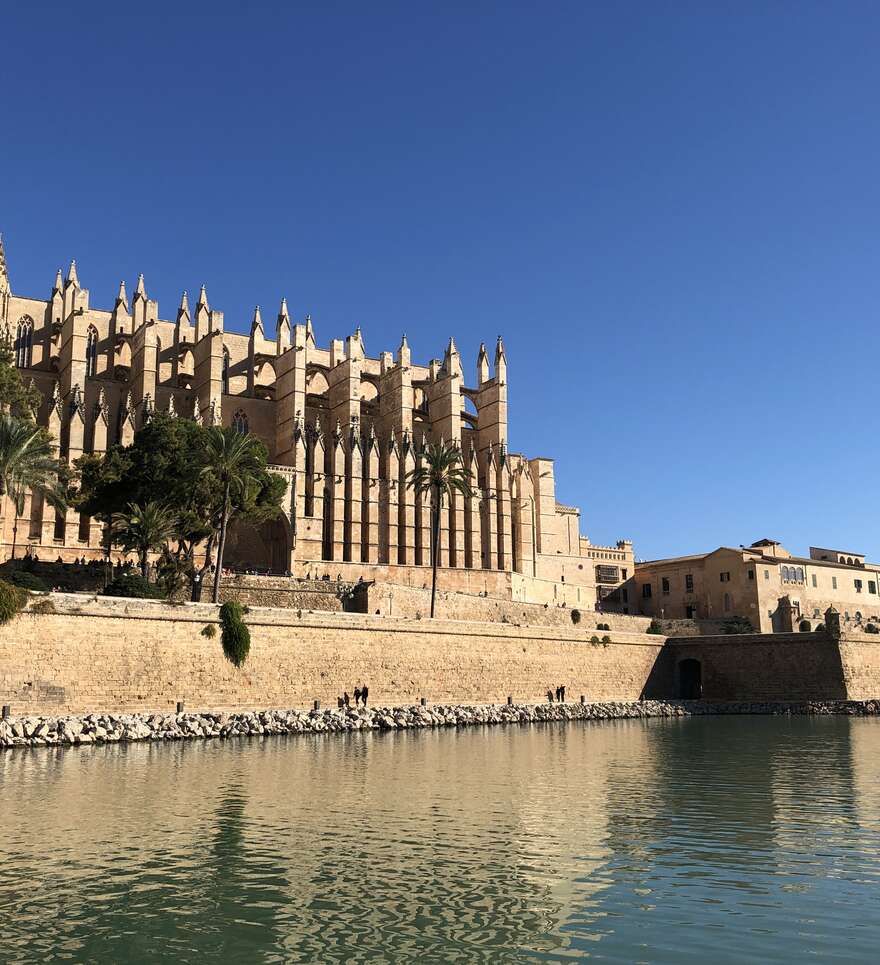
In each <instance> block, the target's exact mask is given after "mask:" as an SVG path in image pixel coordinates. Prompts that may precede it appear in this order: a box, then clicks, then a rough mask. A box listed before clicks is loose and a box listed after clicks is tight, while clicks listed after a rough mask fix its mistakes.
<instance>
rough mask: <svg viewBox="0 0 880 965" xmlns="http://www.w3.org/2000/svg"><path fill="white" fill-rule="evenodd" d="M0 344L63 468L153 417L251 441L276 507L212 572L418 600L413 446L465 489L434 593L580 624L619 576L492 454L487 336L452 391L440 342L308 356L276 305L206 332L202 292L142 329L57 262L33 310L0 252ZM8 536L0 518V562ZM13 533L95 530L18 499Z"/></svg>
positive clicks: (69, 534)
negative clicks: (452, 468) (245, 329)
mask: <svg viewBox="0 0 880 965" xmlns="http://www.w3.org/2000/svg"><path fill="white" fill-rule="evenodd" d="M0 330H2V332H4V333H6V335H7V337H8V338H9V339H10V340H11V342H12V344H13V345H14V350H15V359H16V365H17V366H18V367H19V368H20V369H21V370H22V374H23V376H24V377H25V380H26V381H32V382H33V384H34V385H35V386H36V387H37V388H38V389H39V390H40V392H41V394H42V396H43V400H44V401H43V405H42V407H41V409H40V413H39V418H40V421H41V423H42V424H44V425H45V426H47V427H48V428H49V430H50V431H51V433H52V435H53V437H54V438H55V439H56V440H57V442H58V447H59V453H60V455H61V456H62V458H64V459H65V460H67V461H68V462H71V463H72V462H74V461H75V460H76V459H77V458H78V457H79V456H80V455H82V454H83V453H88V452H101V451H104V450H106V449H107V448H108V446H110V445H112V444H113V443H116V442H121V443H129V442H131V440H132V439H133V438H134V434H135V433H136V432H137V431H138V429H140V428H141V427H142V426H143V425H144V423H145V422H146V421H148V420H149V419H151V418H152V417H153V415H154V414H155V413H157V412H164V413H168V414H170V415H172V416H176V417H180V418H190V419H196V420H198V421H200V422H202V423H204V424H206V425H225V426H235V427H236V429H237V430H238V431H239V432H242V433H247V432H251V433H254V434H256V435H257V436H259V438H260V439H261V440H262V441H263V442H264V443H265V444H266V446H267V448H268V450H269V455H270V461H271V462H272V464H273V469H274V471H276V472H278V473H280V474H282V475H284V476H285V477H286V479H287V481H288V492H287V498H286V501H285V511H284V515H283V517H282V518H280V519H279V520H277V521H275V522H273V523H271V524H267V525H265V526H263V527H261V528H260V529H259V530H256V529H254V528H253V527H248V526H239V527H237V528H235V529H234V531H233V532H232V533H231V534H230V539H229V545H228V555H227V562H228V563H229V564H230V565H233V566H237V567H240V568H247V569H254V570H261V571H271V572H275V573H282V574H283V573H291V574H293V575H296V576H311V577H313V578H321V577H324V576H327V575H329V576H331V577H332V578H334V579H335V578H336V577H341V578H342V579H345V580H357V579H358V578H359V577H363V578H364V579H371V578H381V579H386V580H388V581H389V582H395V581H398V582H404V583H407V584H408V585H418V586H421V585H423V584H424V582H425V579H426V568H427V567H428V566H429V564H430V559H431V557H430V552H431V545H430V544H431V531H430V507H429V505H428V504H427V502H426V501H422V500H418V499H416V498H415V497H414V495H413V492H412V490H409V489H407V487H406V485H405V477H406V474H407V473H408V472H409V471H410V470H411V469H413V468H414V467H415V466H416V465H417V464H418V462H419V460H420V459H421V454H422V450H423V447H424V445H425V443H426V442H429V441H440V440H443V441H446V442H452V443H454V444H455V445H457V446H459V447H460V449H461V451H462V456H463V461H464V465H465V467H466V469H467V471H468V473H469V476H470V480H471V485H472V487H473V492H474V495H473V496H472V497H471V498H463V497H458V496H457V497H456V498H455V499H454V501H453V502H452V504H451V505H450V506H447V507H445V508H444V511H443V515H442V520H441V534H440V547H439V559H440V565H441V566H442V567H443V570H444V572H443V576H442V578H441V585H442V586H443V587H444V588H446V589H461V590H464V591H468V592H473V593H483V594H488V595H491V596H501V597H505V598H509V599H518V600H523V601H530V602H539V603H547V604H549V605H552V604H554V603H555V604H560V605H561V604H563V603H564V604H566V605H568V606H582V607H585V608H592V607H593V606H594V605H595V604H596V601H597V598H599V597H601V596H602V595H604V594H605V593H607V592H609V591H611V590H613V589H614V587H615V586H616V585H618V584H619V583H620V582H622V581H625V580H627V579H630V578H631V577H632V573H633V552H632V544H631V543H630V542H629V541H626V540H622V541H620V542H619V543H617V545H616V546H607V547H602V546H593V545H592V544H591V543H590V541H589V540H588V539H587V538H586V537H585V536H582V535H581V534H580V525H579V524H580V511H579V510H578V509H576V508H574V507H569V506H563V505H560V504H559V503H557V501H556V491H555V481H554V475H553V460H552V459H548V458H543V457H537V458H528V457H526V456H524V455H521V454H518V453H512V452H510V451H509V450H508V413H507V379H508V371H507V356H506V354H505V350H504V345H503V342H502V340H501V338H500V337H499V338H498V340H497V343H496V345H495V347H494V350H493V351H492V352H491V353H490V352H489V351H487V349H486V347H485V346H481V348H480V351H479V355H478V358H477V360H476V366H475V368H474V370H473V382H470V380H466V379H465V372H464V365H463V361H462V358H461V356H460V354H459V352H458V349H457V348H456V345H455V341H454V340H453V339H451V338H450V340H449V342H448V344H447V346H446V350H445V352H444V353H443V356H442V358H437V359H432V360H430V361H428V362H427V364H419V363H417V362H415V361H414V360H413V358H412V355H411V352H410V347H409V344H408V342H407V339H406V336H403V338H402V339H401V342H400V344H399V346H398V347H397V350H396V352H394V353H392V352H382V353H380V354H379V355H378V356H375V357H372V356H370V355H368V354H367V351H366V347H365V344H364V338H363V336H362V333H361V331H360V329H356V330H355V332H354V333H352V334H350V335H348V336H347V337H345V338H340V339H333V340H332V341H331V342H330V344H329V346H324V347H322V346H319V344H318V342H317V339H316V335H315V331H314V328H313V325H312V321H311V318H310V317H309V316H306V318H305V319H304V320H303V321H302V322H298V323H297V322H294V321H293V319H292V318H291V315H290V312H289V310H288V305H287V301H286V300H285V299H282V300H281V304H280V307H279V310H278V313H277V316H276V318H275V320H274V326H273V330H272V331H270V330H269V328H268V326H267V324H266V323H265V322H264V320H263V316H262V313H261V311H260V308H259V307H257V308H256V309H255V310H254V314H253V319H252V321H251V325H250V334H248V335H244V334H239V333H237V332H231V331H226V330H225V325H224V317H223V313H222V312H221V311H218V310H217V309H216V308H214V307H212V306H211V305H210V302H209V299H208V294H207V292H206V290H205V287H204V286H202V288H201V290H200V292H199V294H198V296H197V297H196V298H195V300H194V304H191V303H190V299H189V297H188V295H187V293H186V292H184V293H183V295H182V297H181V299H180V304H179V306H178V308H177V311H176V312H175V314H174V316H173V318H171V319H163V318H161V317H160V315H159V306H158V304H157V303H156V301H154V300H153V299H151V298H150V297H149V294H148V292H147V287H146V284H145V281H144V278H143V276H142V275H141V276H140V277H139V278H138V280H137V283H136V284H135V286H134V290H133V292H132V294H131V295H129V294H128V291H127V290H126V286H125V284H124V282H121V283H120V285H119V290H118V292H117V294H116V297H115V299H114V300H113V305H112V308H110V309H98V308H94V307H92V305H91V300H90V295H89V291H88V289H86V288H84V287H83V286H82V284H81V282H80V278H79V272H78V269H77V266H76V263H75V262H72V263H71V265H70V268H69V270H68V272H67V274H66V277H64V276H63V275H62V272H61V271H60V270H59V271H58V273H57V275H56V277H55V281H54V283H53V284H52V285H51V290H50V291H49V292H48V296H47V297H46V298H34V297H26V296H22V295H19V294H16V293H13V291H12V288H11V285H10V280H9V274H8V271H7V265H6V260H5V255H4V253H3V248H2V242H0ZM11 528H12V515H11V513H10V512H9V506H8V505H7V506H5V507H4V519H3V528H2V533H0V538H2V544H0V551H2V553H3V554H5V555H6V556H8V555H9V553H10V551H11V542H12V537H11ZM18 534H19V535H18V540H19V546H20V547H23V545H24V544H28V545H29V546H30V548H31V550H30V551H32V552H36V553H37V554H38V555H39V556H40V558H41V559H55V558H56V557H58V556H60V557H61V558H62V559H65V560H67V559H72V558H81V557H83V556H84V557H86V558H94V557H97V556H99V555H100V554H101V545H102V533H101V527H100V525H99V524H97V523H96V522H94V521H92V520H89V519H86V518H82V517H79V516H77V515H76V514H74V513H73V512H68V513H67V515H66V516H62V515H56V514H55V512H54V511H50V509H49V508H48V507H46V506H43V505H41V504H40V502H39V500H36V499H35V500H33V501H32V500H30V499H28V501H27V504H26V506H25V511H24V515H23V516H22V518H21V519H20V520H19V525H18ZM20 552H23V548H22V549H21V550H20ZM597 587H598V589H597Z"/></svg>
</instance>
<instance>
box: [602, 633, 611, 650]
mask: <svg viewBox="0 0 880 965" xmlns="http://www.w3.org/2000/svg"><path fill="white" fill-rule="evenodd" d="M602 643H603V644H605V646H606V647H607V646H608V644H609V643H611V637H609V636H608V634H607V633H606V634H605V636H604V637H602Z"/></svg>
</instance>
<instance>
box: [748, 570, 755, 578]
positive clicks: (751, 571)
mask: <svg viewBox="0 0 880 965" xmlns="http://www.w3.org/2000/svg"><path fill="white" fill-rule="evenodd" d="M754 578H755V571H754V570H749V579H750V580H753V579H754Z"/></svg>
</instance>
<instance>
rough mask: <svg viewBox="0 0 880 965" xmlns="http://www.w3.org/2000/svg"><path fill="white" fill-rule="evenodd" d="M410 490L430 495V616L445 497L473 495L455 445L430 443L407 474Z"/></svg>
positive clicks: (420, 494) (434, 591)
mask: <svg viewBox="0 0 880 965" xmlns="http://www.w3.org/2000/svg"><path fill="white" fill-rule="evenodd" d="M406 485H407V489H413V490H414V491H415V493H416V495H418V496H424V495H425V494H426V493H429V494H430V496H431V536H432V544H431V616H432V617H433V616H434V599H435V597H436V596H437V559H438V556H439V550H440V511H441V510H442V508H443V497H444V496H448V497H449V498H450V499H451V498H452V496H453V494H454V493H456V492H458V493H461V494H462V496H470V495H471V488H470V486H469V485H468V476H467V472H466V470H465V468H464V465H463V463H462V459H461V450H460V449H459V448H458V446H456V445H453V444H452V443H449V442H446V443H438V442H431V443H428V445H427V446H425V448H424V450H423V451H422V459H421V462H420V463H419V465H418V466H416V468H415V469H411V470H410V471H409V472H408V473H407V474H406Z"/></svg>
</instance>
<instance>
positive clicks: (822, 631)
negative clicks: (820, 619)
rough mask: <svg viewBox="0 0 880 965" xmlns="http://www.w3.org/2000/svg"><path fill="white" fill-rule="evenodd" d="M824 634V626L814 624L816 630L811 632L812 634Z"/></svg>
mask: <svg viewBox="0 0 880 965" xmlns="http://www.w3.org/2000/svg"><path fill="white" fill-rule="evenodd" d="M824 632H825V624H824V623H817V624H816V629H815V630H813V633H824Z"/></svg>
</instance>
